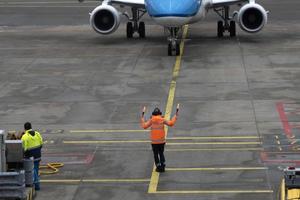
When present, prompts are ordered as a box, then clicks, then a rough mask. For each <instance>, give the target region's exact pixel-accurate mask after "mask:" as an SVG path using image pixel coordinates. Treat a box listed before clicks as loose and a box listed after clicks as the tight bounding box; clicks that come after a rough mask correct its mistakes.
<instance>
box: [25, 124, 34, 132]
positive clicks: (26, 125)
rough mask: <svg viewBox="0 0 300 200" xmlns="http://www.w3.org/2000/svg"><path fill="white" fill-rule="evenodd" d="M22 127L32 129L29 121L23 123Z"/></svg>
mask: <svg viewBox="0 0 300 200" xmlns="http://www.w3.org/2000/svg"><path fill="white" fill-rule="evenodd" d="M24 129H25V130H26V131H27V130H30V129H32V127H31V123H30V122H26V123H25V124H24Z"/></svg>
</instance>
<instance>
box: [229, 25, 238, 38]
mask: <svg viewBox="0 0 300 200" xmlns="http://www.w3.org/2000/svg"><path fill="white" fill-rule="evenodd" d="M229 33H230V37H235V36H236V27H235V21H230V26H229Z"/></svg>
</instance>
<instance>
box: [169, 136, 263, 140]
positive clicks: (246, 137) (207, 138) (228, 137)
mask: <svg viewBox="0 0 300 200" xmlns="http://www.w3.org/2000/svg"><path fill="white" fill-rule="evenodd" d="M226 139H232V140H235V139H260V138H259V137H258V136H190V137H186V136H184V137H169V138H168V140H226Z"/></svg>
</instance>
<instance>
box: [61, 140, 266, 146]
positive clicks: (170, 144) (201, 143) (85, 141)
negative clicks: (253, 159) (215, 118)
mask: <svg viewBox="0 0 300 200" xmlns="http://www.w3.org/2000/svg"><path fill="white" fill-rule="evenodd" d="M150 142H151V141H150V140H64V141H63V144H121V143H150ZM260 144H261V142H168V143H167V144H166V145H167V146H180V145H260Z"/></svg>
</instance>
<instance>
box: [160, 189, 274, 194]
mask: <svg viewBox="0 0 300 200" xmlns="http://www.w3.org/2000/svg"><path fill="white" fill-rule="evenodd" d="M155 193H156V194H248V193H249V194H251V193H273V190H169V191H156V192H155Z"/></svg>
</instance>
